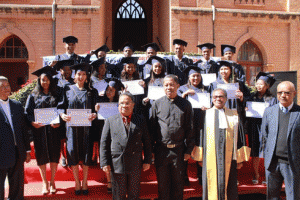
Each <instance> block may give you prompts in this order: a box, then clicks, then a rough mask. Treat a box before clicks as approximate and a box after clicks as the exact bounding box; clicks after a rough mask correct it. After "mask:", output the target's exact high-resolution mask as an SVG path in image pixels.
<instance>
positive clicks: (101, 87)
mask: <svg viewBox="0 0 300 200" xmlns="http://www.w3.org/2000/svg"><path fill="white" fill-rule="evenodd" d="M107 85H108V84H107V82H106V81H97V82H95V83H94V84H93V87H94V88H95V89H97V90H98V94H99V93H101V92H103V91H105V89H106V87H107Z"/></svg>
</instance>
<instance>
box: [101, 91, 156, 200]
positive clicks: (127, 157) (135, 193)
mask: <svg viewBox="0 0 300 200" xmlns="http://www.w3.org/2000/svg"><path fill="white" fill-rule="evenodd" d="M133 108H134V102H133V96H132V95H131V94H130V93H128V92H125V93H123V94H121V95H120V98H119V112H120V114H117V115H115V116H112V117H109V118H108V119H106V121H105V124H104V127H103V131H102V137H101V141H100V165H101V167H102V169H103V171H104V172H106V173H107V172H111V175H112V190H113V191H112V192H113V199H118V200H119V199H120V200H122V199H126V193H127V194H128V199H139V192H140V179H141V170H142V169H143V170H144V171H146V170H148V169H149V168H150V163H151V157H152V150H151V141H150V137H149V133H148V130H147V125H146V122H145V120H144V118H143V117H142V116H140V115H137V114H135V113H133ZM143 150H144V161H143V159H142V152H143Z"/></svg>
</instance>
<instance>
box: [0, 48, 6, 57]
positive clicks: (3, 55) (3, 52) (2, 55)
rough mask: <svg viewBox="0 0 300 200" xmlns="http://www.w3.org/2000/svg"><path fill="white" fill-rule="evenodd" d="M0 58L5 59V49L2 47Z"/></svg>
mask: <svg viewBox="0 0 300 200" xmlns="http://www.w3.org/2000/svg"><path fill="white" fill-rule="evenodd" d="M0 58H5V48H4V47H2V48H1V49H0Z"/></svg>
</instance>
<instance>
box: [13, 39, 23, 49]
mask: <svg viewBox="0 0 300 200" xmlns="http://www.w3.org/2000/svg"><path fill="white" fill-rule="evenodd" d="M14 40H15V41H14V46H19V47H20V46H21V45H22V43H23V42H22V41H21V40H20V39H19V38H14Z"/></svg>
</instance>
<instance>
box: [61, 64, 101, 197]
mask: <svg viewBox="0 0 300 200" xmlns="http://www.w3.org/2000/svg"><path fill="white" fill-rule="evenodd" d="M71 69H74V70H75V84H74V85H69V86H66V87H65V90H64V95H63V99H62V101H60V102H59V104H58V106H57V108H58V109H59V113H60V116H61V118H62V119H63V120H64V121H66V122H68V121H70V120H71V116H69V115H67V114H65V113H67V112H66V110H67V109H90V110H91V114H90V115H89V117H88V119H89V120H90V121H93V120H95V119H96V117H97V114H96V112H95V105H96V103H97V99H98V94H97V91H96V90H95V89H93V88H91V87H90V79H89V70H90V65H89V64H86V63H81V64H77V65H74V66H72V67H71ZM60 109H62V110H60ZM92 126H93V123H92ZM91 130H92V129H91V127H89V126H67V140H66V143H67V159H68V165H69V166H71V168H72V171H73V175H74V179H75V194H76V195H79V194H81V189H82V193H83V194H84V195H87V194H88V185H87V178H88V169H89V165H91V160H92V156H93V140H92V138H93V136H92V134H93V133H92V131H91ZM80 163H82V164H83V165H82V167H83V181H82V184H81V182H80V179H79V164H80Z"/></svg>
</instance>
